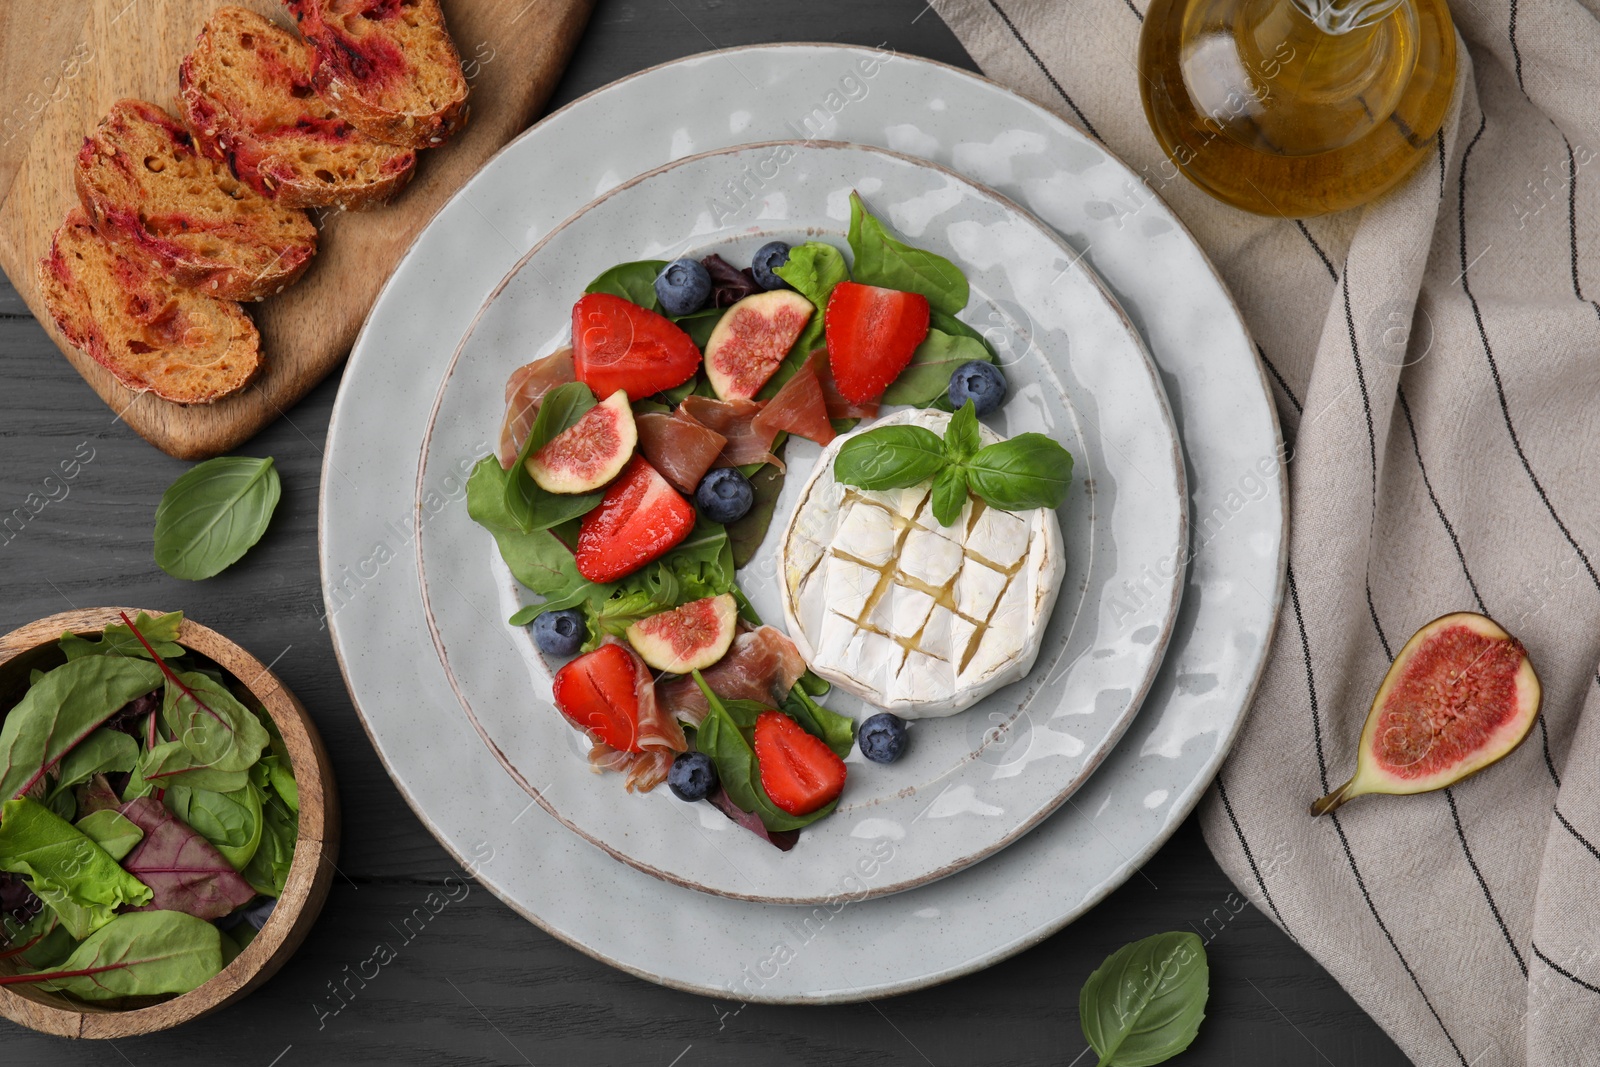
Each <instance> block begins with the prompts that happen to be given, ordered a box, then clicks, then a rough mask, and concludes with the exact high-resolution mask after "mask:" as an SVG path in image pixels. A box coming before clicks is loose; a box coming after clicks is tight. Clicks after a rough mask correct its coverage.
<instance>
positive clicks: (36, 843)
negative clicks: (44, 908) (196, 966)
mask: <svg viewBox="0 0 1600 1067" xmlns="http://www.w3.org/2000/svg"><path fill="white" fill-rule="evenodd" d="M0 870H6V871H11V872H12V873H13V874H21V875H25V876H26V877H27V878H28V881H29V885H30V887H31V888H32V889H33V892H34V895H36V896H37V897H38V898H39V899H40V900H42V901H44V902H45V903H46V904H48V905H49V906H50V907H51V908H53V909H54V910H55V912H56V914H57V915H59V916H60V917H61V921H62V922H63V923H64V924H66V926H67V931H68V932H69V933H70V934H72V936H73V937H75V938H84V937H88V936H89V935H90V934H92V933H94V931H96V930H98V929H100V928H101V927H102V926H105V925H106V924H107V923H109V922H111V920H112V919H113V918H115V916H116V912H117V909H118V908H120V907H122V906H123V905H131V906H133V907H139V906H141V905H144V904H148V903H150V899H151V896H152V894H151V891H150V888H149V887H148V886H146V885H145V884H144V883H143V882H141V881H139V879H137V878H135V877H134V876H133V875H131V874H129V873H128V872H127V871H125V870H123V869H122V868H121V867H119V866H117V861H116V860H114V859H112V858H111V854H110V853H108V852H107V851H106V850H105V849H103V848H101V847H100V846H99V845H97V844H95V842H94V841H93V839H91V838H90V837H89V836H88V835H87V834H85V833H83V831H81V830H79V829H78V828H77V827H75V826H73V825H72V824H71V823H69V822H67V821H66V820H65V819H63V818H61V817H60V816H58V815H56V814H55V813H54V812H52V811H50V809H48V808H46V807H45V806H44V805H43V804H40V803H37V802H36V801H32V800H29V799H28V798H27V797H19V798H18V799H16V800H8V801H6V803H5V804H4V805H0Z"/></svg>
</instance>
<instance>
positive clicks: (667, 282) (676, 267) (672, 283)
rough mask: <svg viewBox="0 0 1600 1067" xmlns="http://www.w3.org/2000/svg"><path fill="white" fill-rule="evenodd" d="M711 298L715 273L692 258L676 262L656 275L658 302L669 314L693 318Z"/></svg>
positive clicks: (676, 260)
mask: <svg viewBox="0 0 1600 1067" xmlns="http://www.w3.org/2000/svg"><path fill="white" fill-rule="evenodd" d="M710 296H711V273H710V272H709V271H707V270H706V269H705V268H704V267H702V266H701V265H700V264H698V263H696V262H695V261H694V260H692V259H675V260H673V261H672V262H671V263H668V264H667V266H666V269H664V270H663V271H662V272H661V273H660V274H658V275H656V299H657V300H659V301H661V310H662V311H663V312H665V313H666V314H668V315H691V314H693V313H694V312H696V311H699V310H700V309H701V308H703V307H705V306H706V299H707V298H708V297H710Z"/></svg>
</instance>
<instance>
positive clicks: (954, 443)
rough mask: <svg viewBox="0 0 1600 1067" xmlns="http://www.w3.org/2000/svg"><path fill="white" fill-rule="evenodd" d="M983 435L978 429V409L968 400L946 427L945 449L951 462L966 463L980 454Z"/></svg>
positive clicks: (951, 417)
mask: <svg viewBox="0 0 1600 1067" xmlns="http://www.w3.org/2000/svg"><path fill="white" fill-rule="evenodd" d="M982 444H983V435H982V434H981V433H980V432H979V430H978V409H977V407H976V406H975V405H974V404H973V402H972V401H970V400H968V401H967V402H966V403H965V404H963V405H962V406H961V410H960V411H958V412H956V413H955V414H954V415H952V416H950V421H949V423H948V424H946V426H945V428H944V451H945V455H947V456H949V457H950V462H951V463H965V462H966V461H967V460H969V459H971V458H972V457H973V456H975V455H977V454H978V449H979V447H981V446H982Z"/></svg>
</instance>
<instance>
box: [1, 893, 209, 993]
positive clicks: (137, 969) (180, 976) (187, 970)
mask: <svg viewBox="0 0 1600 1067" xmlns="http://www.w3.org/2000/svg"><path fill="white" fill-rule="evenodd" d="M221 970H222V939H221V935H220V934H219V933H218V931H217V928H216V927H215V926H212V925H211V924H210V923H208V922H205V921H204V920H202V919H197V918H195V917H194V916H192V915H185V914H183V913H182V912H177V911H142V912H132V913H129V914H127V915H119V916H117V918H116V919H115V920H114V921H113V922H111V923H109V924H107V925H106V926H105V927H104V928H102V929H101V930H99V931H98V932H97V933H95V934H94V935H93V936H92V937H90V938H89V939H88V940H87V941H85V942H84V943H83V944H81V945H79V946H78V947H77V948H76V949H74V950H73V952H72V954H71V955H70V956H68V957H67V958H66V959H65V960H63V961H62V962H61V963H60V964H58V965H56V969H55V970H51V971H41V972H36V973H33V974H17V975H7V976H5V977H0V985H21V984H24V983H36V984H38V985H40V986H41V987H42V988H44V989H48V990H53V991H55V992H61V993H71V994H72V995H73V996H75V997H78V998H80V999H82V1000H91V1001H93V1000H114V999H116V998H118V997H135V996H152V995H157V994H162V993H187V992H189V991H190V990H191V989H194V988H196V987H198V986H200V985H202V984H204V983H206V982H208V981H210V980H211V979H212V978H215V977H216V976H217V974H218V973H220V972H221Z"/></svg>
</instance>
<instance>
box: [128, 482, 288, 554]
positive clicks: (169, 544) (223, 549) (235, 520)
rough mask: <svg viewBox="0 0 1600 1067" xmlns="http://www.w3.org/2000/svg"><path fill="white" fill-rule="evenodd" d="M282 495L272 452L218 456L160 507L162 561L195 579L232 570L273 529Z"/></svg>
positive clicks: (175, 485)
mask: <svg viewBox="0 0 1600 1067" xmlns="http://www.w3.org/2000/svg"><path fill="white" fill-rule="evenodd" d="M282 494H283V486H282V484H281V483H280V481H279V480H278V471H277V469H276V468H274V467H273V465H272V457H271V456H266V457H264V458H261V459H255V458H252V457H250V456H218V457H217V458H216V459H208V460H206V461H205V462H204V463H201V464H199V465H198V466H195V467H192V468H190V469H189V470H187V471H185V472H184V473H183V474H182V475H180V476H179V477H178V480H177V481H175V482H173V483H172V484H171V485H170V486H168V487H167V491H166V492H165V493H162V494H161V503H160V505H158V506H157V507H156V533H155V557H156V564H157V565H158V566H159V567H160V568H161V569H162V570H164V571H166V572H167V573H168V574H170V575H172V576H173V577H174V578H184V579H187V580H189V581H199V580H200V579H202V578H210V577H211V576H212V575H214V574H218V573H220V572H222V571H224V570H226V569H227V568H228V567H231V566H232V565H233V564H235V563H237V562H238V561H239V559H240V557H242V556H243V555H244V554H245V553H246V552H248V551H249V550H250V547H251V546H252V545H254V544H255V543H256V542H257V541H259V540H261V535H262V534H264V533H266V532H267V523H269V522H270V521H271V520H272V512H273V510H274V509H275V508H276V507H277V506H278V498H279V497H280V496H281V495H282Z"/></svg>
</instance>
